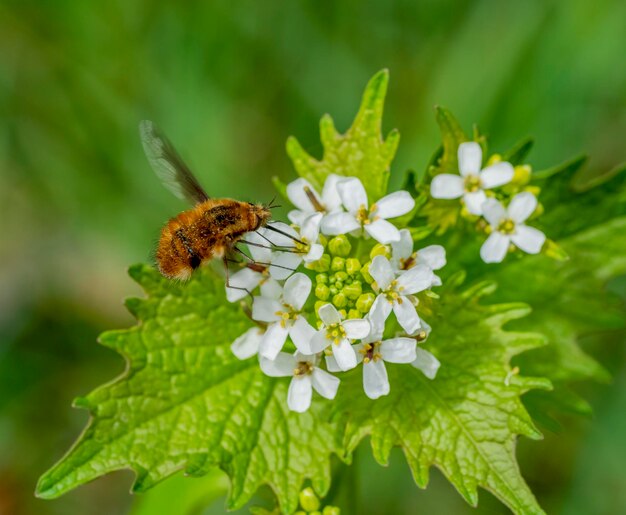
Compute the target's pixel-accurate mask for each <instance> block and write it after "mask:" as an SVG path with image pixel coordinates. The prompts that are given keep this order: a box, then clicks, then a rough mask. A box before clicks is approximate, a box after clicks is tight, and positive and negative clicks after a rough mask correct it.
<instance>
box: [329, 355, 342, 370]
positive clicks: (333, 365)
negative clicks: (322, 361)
mask: <svg viewBox="0 0 626 515" xmlns="http://www.w3.org/2000/svg"><path fill="white" fill-rule="evenodd" d="M326 369H327V370H328V371H329V372H343V371H342V370H341V369H340V368H339V365H337V360H336V359H335V357H334V356H333V355H330V356H326Z"/></svg>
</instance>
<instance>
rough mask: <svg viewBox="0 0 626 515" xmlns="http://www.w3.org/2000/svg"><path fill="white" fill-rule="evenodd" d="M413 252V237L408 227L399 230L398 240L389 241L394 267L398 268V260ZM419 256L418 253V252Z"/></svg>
mask: <svg viewBox="0 0 626 515" xmlns="http://www.w3.org/2000/svg"><path fill="white" fill-rule="evenodd" d="M411 254H413V238H411V232H410V231H409V230H408V229H401V230H400V240H399V241H394V242H392V243H391V260H392V263H394V265H395V266H396V268H400V264H399V263H400V260H401V259H406V258H408V257H409V256H410V255H411ZM418 256H419V254H418Z"/></svg>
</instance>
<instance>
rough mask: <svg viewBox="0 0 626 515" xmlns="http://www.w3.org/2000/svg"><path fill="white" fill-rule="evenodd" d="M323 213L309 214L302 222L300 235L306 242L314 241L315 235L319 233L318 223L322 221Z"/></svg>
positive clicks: (315, 239)
mask: <svg viewBox="0 0 626 515" xmlns="http://www.w3.org/2000/svg"><path fill="white" fill-rule="evenodd" d="M323 217H324V215H323V214H322V213H315V214H313V215H309V216H307V217H306V218H305V219H304V222H302V227H300V236H302V238H304V239H305V240H306V241H307V243H311V244H312V243H316V242H317V236H318V235H319V233H320V224H321V223H322V218H323Z"/></svg>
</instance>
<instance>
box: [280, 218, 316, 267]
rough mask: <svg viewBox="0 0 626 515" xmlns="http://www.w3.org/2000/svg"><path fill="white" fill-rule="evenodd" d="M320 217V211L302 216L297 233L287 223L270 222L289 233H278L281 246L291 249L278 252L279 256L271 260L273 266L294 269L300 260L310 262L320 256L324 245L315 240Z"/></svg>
mask: <svg viewBox="0 0 626 515" xmlns="http://www.w3.org/2000/svg"><path fill="white" fill-rule="evenodd" d="M322 217H323V215H322V213H313V214H311V215H308V216H306V217H304V218H303V219H302V225H301V227H300V232H299V233H298V231H296V230H295V229H294V228H293V227H291V226H289V225H287V224H283V223H280V222H279V223H275V224H272V227H276V228H277V229H280V230H281V231H282V232H283V233H285V234H287V235H289V236H285V235H284V234H283V235H279V236H281V240H280V241H281V242H282V243H281V246H282V247H284V248H287V249H292V250H291V251H290V252H287V251H286V252H280V256H278V257H276V258H275V259H274V261H273V264H274V267H276V265H280V266H281V267H284V268H285V269H291V270H295V269H296V268H297V267H298V266H299V265H300V263H302V261H304V262H305V263H311V262H313V261H317V260H319V259H320V258H321V257H322V254H323V253H324V247H323V246H322V245H320V244H319V243H318V242H317V240H318V237H319V234H320V223H321V221H322ZM285 240H287V241H285ZM270 241H272V243H273V244H274V245H276V243H275V241H274V240H273V239H271V238H270Z"/></svg>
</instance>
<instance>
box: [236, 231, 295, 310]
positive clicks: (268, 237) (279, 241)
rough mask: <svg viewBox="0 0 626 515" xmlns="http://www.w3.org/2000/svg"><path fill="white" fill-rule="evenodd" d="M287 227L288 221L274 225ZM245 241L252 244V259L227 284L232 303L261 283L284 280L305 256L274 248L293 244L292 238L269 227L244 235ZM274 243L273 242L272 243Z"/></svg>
mask: <svg viewBox="0 0 626 515" xmlns="http://www.w3.org/2000/svg"><path fill="white" fill-rule="evenodd" d="M274 225H276V226H277V227H280V229H281V230H284V229H285V227H287V228H289V226H288V225H286V224H280V223H276V224H274ZM242 240H243V241H245V242H246V243H247V244H248V252H249V253H250V256H249V257H250V258H251V259H252V261H250V262H249V263H246V266H245V267H244V268H242V269H241V270H239V271H238V272H235V273H234V274H233V275H231V276H230V278H229V281H228V283H229V286H226V299H227V300H228V301H229V302H237V301H238V300H241V299H243V298H244V297H245V296H246V295H248V293H251V292H252V291H253V290H254V289H255V288H256V287H257V286H260V285H261V284H264V283H265V282H266V281H272V280H274V281H282V280H284V279H286V278H287V277H289V276H290V275H291V274H292V273H293V272H294V270H295V269H296V267H297V266H298V264H299V263H300V261H301V259H300V258H297V257H294V256H295V254H294V253H293V252H284V251H281V250H273V249H272V246H274V247H276V246H277V247H281V248H282V247H293V248H294V249H295V243H294V241H293V240H292V239H290V238H287V237H285V236H283V235H282V234H278V233H274V232H272V231H270V230H268V229H265V228H260V229H257V231H255V232H249V233H246V234H244V236H243V238H242ZM270 242H271V243H270Z"/></svg>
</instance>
